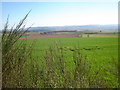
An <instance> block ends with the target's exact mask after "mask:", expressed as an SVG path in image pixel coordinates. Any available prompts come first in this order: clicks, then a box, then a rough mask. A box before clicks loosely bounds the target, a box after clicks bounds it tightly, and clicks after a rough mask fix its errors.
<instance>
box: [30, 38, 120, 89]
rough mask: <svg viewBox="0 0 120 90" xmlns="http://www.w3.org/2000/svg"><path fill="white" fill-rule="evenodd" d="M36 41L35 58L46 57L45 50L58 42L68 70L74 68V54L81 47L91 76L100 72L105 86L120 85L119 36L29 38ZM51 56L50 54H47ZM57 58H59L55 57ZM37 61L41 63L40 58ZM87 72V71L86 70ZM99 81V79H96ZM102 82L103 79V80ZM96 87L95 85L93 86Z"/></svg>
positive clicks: (99, 75) (99, 76)
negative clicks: (119, 62)
mask: <svg viewBox="0 0 120 90" xmlns="http://www.w3.org/2000/svg"><path fill="white" fill-rule="evenodd" d="M31 41H34V42H35V44H34V47H33V54H32V57H34V58H36V59H37V58H44V57H42V56H44V55H46V54H45V50H49V46H50V45H52V43H55V42H57V44H58V45H59V48H61V49H62V50H63V54H64V60H65V64H66V66H65V68H66V69H67V70H68V71H70V72H71V71H72V70H73V68H74V67H73V66H74V64H73V54H74V53H75V51H76V50H77V49H80V53H81V54H82V57H84V58H86V62H87V63H88V64H89V65H90V68H89V69H90V72H89V75H90V77H92V76H94V74H95V73H96V72H99V74H98V76H97V78H98V79H99V78H100V80H102V79H103V81H104V83H105V84H106V85H105V86H101V87H117V86H118V76H117V74H118V69H117V65H118V38H117V37H107V38H106V37H105V38H99V37H96V38H95V37H90V38H40V39H28V43H29V42H31ZM75 47H78V48H75ZM47 56H50V55H47ZM55 60H57V59H55ZM37 62H39V63H41V61H40V60H38V61H37ZM86 73H87V72H86ZM96 82H97V81H96ZM101 82H102V81H101ZM91 87H95V86H91Z"/></svg>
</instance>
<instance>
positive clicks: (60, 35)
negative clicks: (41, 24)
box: [20, 34, 78, 39]
mask: <svg viewBox="0 0 120 90" xmlns="http://www.w3.org/2000/svg"><path fill="white" fill-rule="evenodd" d="M54 37H78V35H75V34H59V35H29V36H26V37H21V38H20V39H36V38H54Z"/></svg>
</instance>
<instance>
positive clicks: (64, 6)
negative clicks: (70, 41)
mask: <svg viewBox="0 0 120 90" xmlns="http://www.w3.org/2000/svg"><path fill="white" fill-rule="evenodd" d="M98 1H99V0H98ZM30 10H32V11H31V12H30V14H29V16H28V18H27V20H26V27H29V26H31V25H32V24H33V26H32V27H43V26H45V27H46V26H71V25H96V24H97V25H98V24H99V25H106V24H117V23H118V2H3V3H2V20H3V22H2V23H3V25H4V24H5V22H6V19H7V16H8V15H10V17H9V26H10V27H11V26H13V25H14V24H16V23H18V22H19V21H20V20H21V19H22V18H23V17H24V16H25V15H26V14H27V13H28V12H29V11H30ZM0 28H1V27H0Z"/></svg>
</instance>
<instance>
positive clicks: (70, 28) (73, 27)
mask: <svg viewBox="0 0 120 90" xmlns="http://www.w3.org/2000/svg"><path fill="white" fill-rule="evenodd" d="M73 30H77V31H89V30H90V31H91V30H92V31H98V30H103V31H108V30H109V31H117V30H118V25H117V24H109V25H71V26H52V27H31V28H30V29H29V31H73Z"/></svg>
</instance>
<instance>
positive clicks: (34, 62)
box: [2, 14, 119, 88]
mask: <svg viewBox="0 0 120 90" xmlns="http://www.w3.org/2000/svg"><path fill="white" fill-rule="evenodd" d="M27 16H28V14H27V15H26V16H25V18H23V19H22V20H21V21H20V23H19V24H18V25H17V26H16V27H15V28H11V30H10V32H8V28H7V27H8V22H7V23H6V25H5V27H4V30H3V33H2V72H3V73H2V79H3V82H2V87H3V88H118V87H119V83H118V78H119V76H118V68H117V67H118V38H117V37H102V38H100V37H89V38H86V37H85V38H84V37H82V38H40V39H25V40H24V39H23V40H22V39H19V38H20V37H22V36H23V35H24V33H25V32H26V30H25V29H24V27H25V26H24V25H23V24H24V21H25V19H26V17H27ZM22 25H23V26H22ZM31 42H33V43H34V44H33V45H32V44H31Z"/></svg>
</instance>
